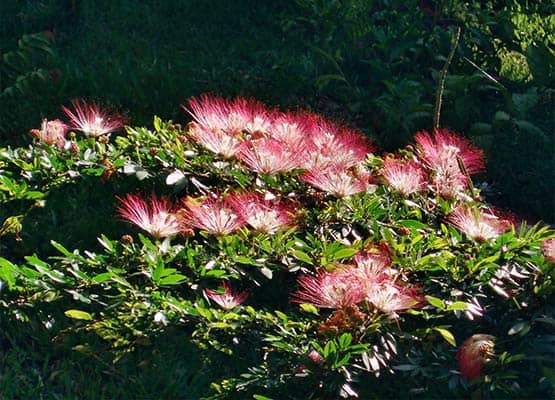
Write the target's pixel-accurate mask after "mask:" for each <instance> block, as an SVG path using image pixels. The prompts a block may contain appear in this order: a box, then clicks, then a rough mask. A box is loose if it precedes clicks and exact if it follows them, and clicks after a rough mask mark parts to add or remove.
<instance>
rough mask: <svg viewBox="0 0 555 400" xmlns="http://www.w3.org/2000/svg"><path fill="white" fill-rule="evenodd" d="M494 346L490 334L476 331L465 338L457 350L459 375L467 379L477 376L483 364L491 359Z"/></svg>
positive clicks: (480, 373) (479, 374)
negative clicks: (476, 332)
mask: <svg viewBox="0 0 555 400" xmlns="http://www.w3.org/2000/svg"><path fill="white" fill-rule="evenodd" d="M494 348H495V343H494V337H493V336H491V335H486V334H483V333H478V334H475V335H472V336H471V337H469V338H468V339H466V340H465V341H464V343H463V344H462V345H461V347H460V348H459V350H458V352H457V359H458V362H459V371H460V372H461V375H462V376H464V377H465V378H466V379H469V380H474V379H477V378H479V377H480V376H481V375H482V367H483V365H484V364H486V363H488V362H489V361H491V358H492V356H493V354H494Z"/></svg>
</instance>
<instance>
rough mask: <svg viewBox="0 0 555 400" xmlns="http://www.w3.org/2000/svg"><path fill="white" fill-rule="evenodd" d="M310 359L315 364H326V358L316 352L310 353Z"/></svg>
mask: <svg viewBox="0 0 555 400" xmlns="http://www.w3.org/2000/svg"><path fill="white" fill-rule="evenodd" d="M308 358H310V360H311V361H312V362H313V363H314V364H318V365H322V364H323V363H324V357H322V355H321V354H320V353H318V352H317V351H316V350H312V351H311V352H310V353H308Z"/></svg>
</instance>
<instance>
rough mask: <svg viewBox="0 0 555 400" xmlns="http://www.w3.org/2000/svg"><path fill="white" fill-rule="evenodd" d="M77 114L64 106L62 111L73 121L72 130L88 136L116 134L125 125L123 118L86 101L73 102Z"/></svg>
mask: <svg viewBox="0 0 555 400" xmlns="http://www.w3.org/2000/svg"><path fill="white" fill-rule="evenodd" d="M71 104H72V105H73V108H74V110H75V112H73V111H71V110H70V109H69V108H67V107H65V106H62V109H63V110H64V112H65V113H66V115H67V116H68V117H69V118H70V120H71V123H72V125H71V128H73V129H77V130H80V131H81V132H83V133H85V134H86V135H88V136H101V135H105V134H107V133H110V132H114V131H116V130H118V129H120V128H122V127H123V125H124V120H123V117H121V116H119V115H115V114H112V115H111V114H108V113H107V112H106V111H104V110H102V109H101V108H100V107H99V106H98V105H96V104H94V103H91V104H88V103H87V102H85V101H79V100H72V101H71Z"/></svg>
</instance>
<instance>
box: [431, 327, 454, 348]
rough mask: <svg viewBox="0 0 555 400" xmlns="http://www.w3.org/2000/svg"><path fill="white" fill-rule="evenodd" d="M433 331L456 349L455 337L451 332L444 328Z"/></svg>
mask: <svg viewBox="0 0 555 400" xmlns="http://www.w3.org/2000/svg"><path fill="white" fill-rule="evenodd" d="M434 331H436V332H438V333H439V334H440V335H441V336H443V338H444V339H445V340H446V341H447V343H449V344H450V345H451V346H453V347H457V342H456V341H455V337H454V336H453V334H452V333H451V332H449V331H448V330H447V329H445V328H437V327H435V328H434Z"/></svg>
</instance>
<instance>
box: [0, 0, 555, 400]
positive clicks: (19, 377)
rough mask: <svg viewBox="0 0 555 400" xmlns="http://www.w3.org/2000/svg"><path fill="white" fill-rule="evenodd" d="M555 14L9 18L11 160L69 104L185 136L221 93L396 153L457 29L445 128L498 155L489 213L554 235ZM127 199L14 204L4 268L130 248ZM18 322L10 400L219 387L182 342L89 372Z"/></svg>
mask: <svg viewBox="0 0 555 400" xmlns="http://www.w3.org/2000/svg"><path fill="white" fill-rule="evenodd" d="M554 11H555V10H554V6H553V5H552V2H550V1H529V2H527V1H516V0H514V1H495V0H490V1H484V2H463V1H459V0H446V1H435V2H434V1H418V2H417V1H394V0H391V1H389V0H375V1H370V0H369V1H355V0H350V1H333V0H321V1H319V0H313V1H309V0H296V1H291V2H276V1H247V0H238V1H233V2H214V1H196V2H187V1H177V0H168V1H155V0H149V1H142V2H131V1H117V2H114V1H107V0H97V1H92V0H81V1H79V0H71V1H63V0H42V1H31V0H29V1H4V2H1V4H0V46H1V48H0V54H1V56H2V58H1V60H0V145H1V146H2V147H4V146H11V147H16V146H22V145H23V146H25V145H27V144H28V143H30V141H31V139H30V137H29V136H28V135H27V131H28V130H29V129H30V128H34V127H38V126H40V122H41V119H42V118H44V117H48V118H49V119H53V118H56V117H61V109H60V105H62V104H66V105H67V104H68V103H69V101H70V100H71V99H73V98H87V99H90V100H98V101H100V102H102V103H103V104H109V105H110V106H111V107H113V109H115V110H119V111H120V112H122V113H124V114H125V115H126V116H127V118H128V120H129V121H130V123H131V124H132V125H151V121H152V116H153V115H158V116H160V117H161V118H163V119H172V120H173V121H176V122H182V123H185V122H187V121H188V117H187V115H186V114H185V113H184V112H183V111H182V110H180V108H179V105H180V104H182V103H184V102H185V101H186V100H187V99H188V98H190V97H191V96H197V95H198V94H200V93H204V92H212V93H215V94H218V95H223V96H238V95H240V96H252V97H255V98H257V99H259V100H261V101H264V102H265V103H267V104H269V105H270V106H276V107H281V108H284V109H285V108H305V109H312V110H314V111H317V112H319V113H322V114H324V115H326V116H328V117H332V118H334V119H336V120H339V121H343V122H346V123H348V124H349V125H351V126H354V127H357V128H359V129H361V130H362V131H364V132H365V133H367V134H368V135H369V136H370V137H372V138H373V139H374V140H375V142H376V143H377V144H378V146H379V148H380V149H382V150H385V151H393V150H395V149H397V148H399V147H401V146H403V145H405V144H406V143H407V142H408V141H409V140H410V138H411V137H412V135H413V133H414V132H416V131H418V130H421V129H429V128H430V127H431V125H432V114H433V105H434V101H435V96H436V91H437V88H438V82H439V75H440V70H441V68H442V67H443V66H444V64H445V60H446V57H447V55H448V53H449V51H450V49H451V46H452V45H453V38H454V36H455V30H456V27H461V37H460V40H459V42H458V45H457V49H456V53H455V56H454V59H453V62H452V64H451V65H450V67H449V71H448V76H447V80H446V82H445V89H444V101H443V106H442V114H441V125H442V126H448V127H451V128H453V129H456V130H458V131H460V132H462V133H464V134H465V135H467V136H469V137H470V138H471V139H472V140H473V141H474V142H475V143H477V144H478V145H479V146H480V147H482V148H484V149H485V150H486V154H487V160H488V170H487V174H486V175H484V176H481V177H480V180H481V181H482V182H483V185H482V188H483V193H485V194H486V195H487V196H488V200H489V201H491V202H493V203H494V204H496V205H498V206H500V207H503V208H507V209H510V210H512V211H513V212H515V213H516V214H517V215H519V216H522V217H525V218H528V219H530V220H532V221H535V220H540V219H541V220H544V221H546V222H548V223H553V222H554V221H555V194H554V186H555V174H553V170H554V151H555V150H554V149H555V143H554V134H553V124H554V115H553V104H554V98H553V96H554V89H553V81H554V73H555V72H554V57H553V55H554V49H553V47H552V46H553V43H555V37H554V32H555V15H554ZM550 46H551V47H550ZM127 191H128V188H127V187H126V186H125V182H124V181H123V180H118V179H114V180H111V181H109V182H108V183H105V184H103V183H99V182H98V180H96V179H86V178H85V179H83V180H82V181H81V182H80V184H79V185H73V186H72V185H68V186H65V187H61V188H59V189H55V190H53V191H51V192H50V193H49V195H48V198H47V199H46V201H44V202H43V203H39V204H37V202H36V201H34V200H33V199H26V200H25V201H22V202H16V203H14V202H11V203H6V204H2V209H0V221H5V219H6V218H7V217H8V216H12V215H21V216H22V218H21V219H20V221H21V224H22V229H21V232H20V233H19V237H16V236H14V235H7V236H2V237H0V255H1V256H3V257H9V258H10V259H12V260H16V261H17V260H22V259H23V256H25V255H29V254H32V253H36V254H37V255H38V256H40V257H47V256H48V255H51V254H53V253H55V251H54V250H53V249H52V247H51V245H50V243H49V240H46V241H45V240H44V238H48V239H53V240H55V241H57V242H59V243H62V244H63V245H65V246H67V247H68V248H87V249H95V248H98V243H97V241H96V237H97V236H98V234H99V232H103V233H106V234H107V235H108V236H110V237H118V235H121V234H122V233H123V232H122V231H121V229H122V225H121V223H118V222H117V221H112V223H110V224H109V225H106V222H105V220H104V219H101V218H98V216H100V215H107V214H109V213H110V212H112V210H113V203H114V195H116V194H120V193H126V192H127ZM76 222H78V223H76ZM18 239H21V240H18ZM5 322H6V321H4V320H2V323H3V326H2V332H1V333H0V338H1V342H0V343H1V348H2V353H1V354H0V393H2V395H3V396H5V397H6V398H38V397H41V396H42V397H44V398H84V397H85V398H86V397H89V398H92V397H91V396H93V397H94V395H93V393H98V392H97V391H96V390H97V387H98V386H102V394H103V396H104V397H106V398H114V397H118V398H130V399H131V398H141V397H143V398H150V397H152V398H171V397H183V393H187V396H189V398H197V397H199V396H200V394H203V393H204V392H203V391H204V390H205V389H204V388H205V385H206V384H207V382H211V381H214V380H217V379H218V376H216V375H217V374H218V372H217V370H216V372H215V369H214V368H211V367H210V364H209V361H208V360H204V359H203V358H202V357H201V356H200V355H199V353H198V352H194V351H193V350H192V347H193V346H192V345H189V344H188V339H187V335H186V334H184V335H181V336H179V335H173V336H172V335H168V337H165V338H162V339H160V340H164V343H166V344H167V346H165V347H164V346H161V347H160V346H152V347H140V348H139V350H137V352H136V353H133V354H132V355H130V356H129V358H126V359H124V360H122V362H121V363H120V364H118V365H117V366H115V367H114V366H113V365H111V364H109V363H106V361H105V360H104V359H103V358H102V354H100V355H98V357H97V358H93V359H94V360H95V362H91V360H92V359H91V358H90V357H87V358H86V359H87V361H88V362H84V361H83V360H84V358H80V357H81V356H80V355H79V354H78V353H75V352H71V351H69V350H67V349H68V346H65V345H67V343H64V345H63V346H62V345H61V344H60V346H54V347H53V346H52V345H51V342H50V338H48V337H42V336H41V335H40V334H39V333H38V332H40V329H36V328H33V327H30V326H29V325H28V324H25V325H21V326H18V325H11V326H6V325H5ZM70 345H71V344H70ZM154 349H157V350H154ZM160 349H162V350H160ZM158 351H160V352H158ZM184 359H185V360H187V365H185V366H184V365H183V360H184ZM191 366H194V368H191ZM201 370H202V371H211V372H210V373H212V374H214V375H213V376H205V375H203V374H199V371H201ZM122 371H123V372H122ZM168 371H172V373H174V374H176V375H175V376H169V375H168ZM221 373H222V376H223V375H225V371H221ZM207 374H209V373H208V372H207ZM122 379H123V380H125V381H126V382H127V383H128V384H125V385H122V384H121V382H122ZM185 398H187V397H185Z"/></svg>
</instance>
